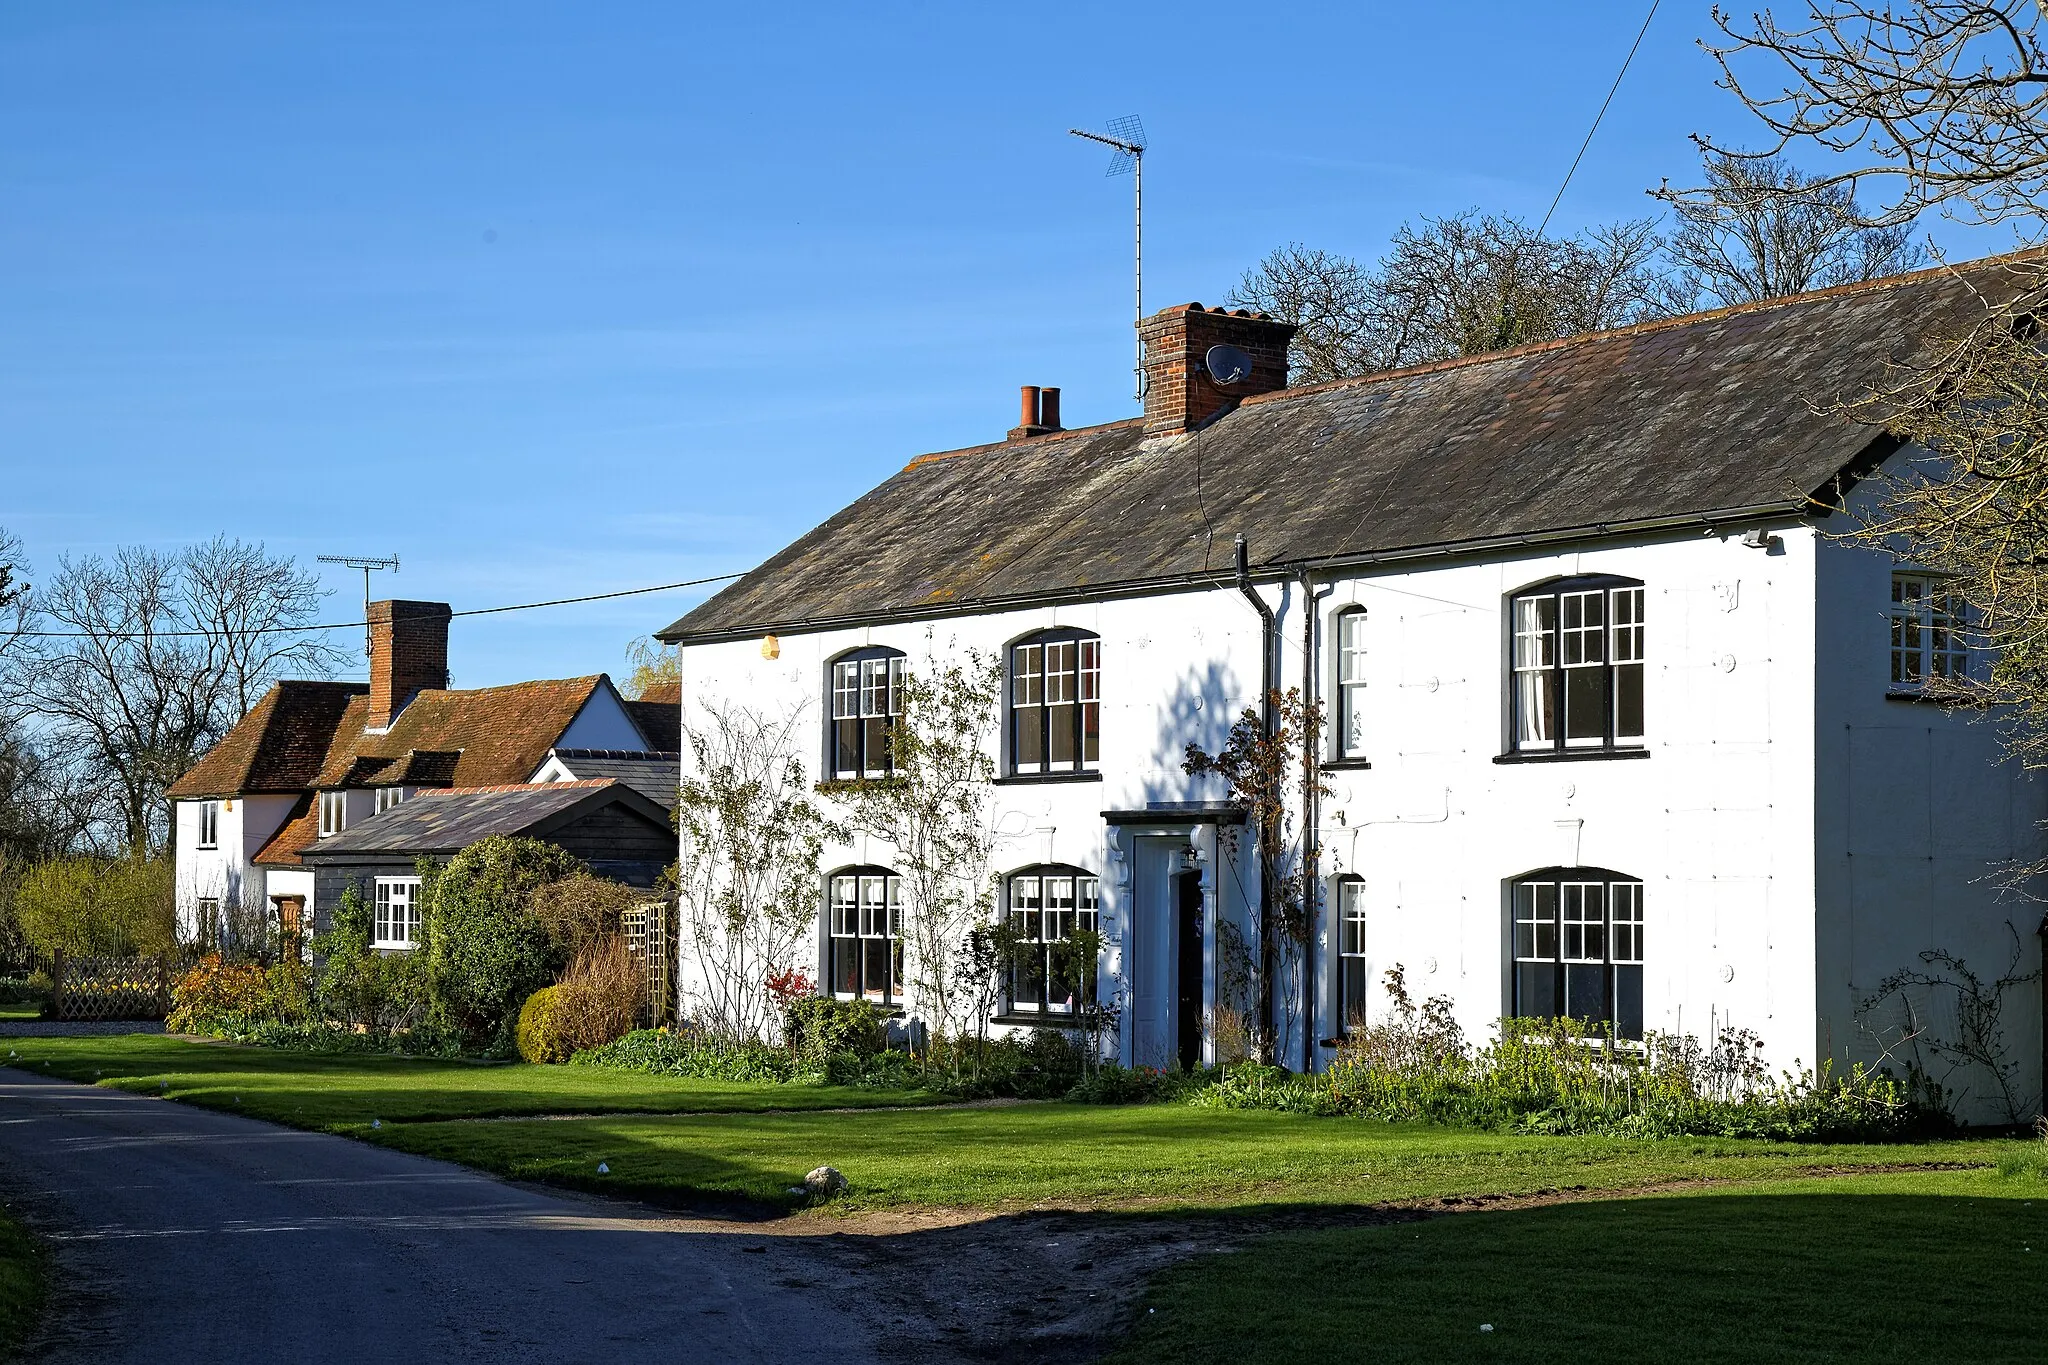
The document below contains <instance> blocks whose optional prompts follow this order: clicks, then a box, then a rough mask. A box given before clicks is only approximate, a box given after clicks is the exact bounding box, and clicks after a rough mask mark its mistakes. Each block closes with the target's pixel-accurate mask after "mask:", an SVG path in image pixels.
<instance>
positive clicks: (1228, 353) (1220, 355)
mask: <svg viewBox="0 0 2048 1365" xmlns="http://www.w3.org/2000/svg"><path fill="white" fill-rule="evenodd" d="M1202 364H1203V366H1204V367H1205V368H1206V369H1207V370H1208V371H1209V377H1210V378H1211V379H1213V380H1215V381H1216V382H1217V383H1218V384H1242V383H1244V381H1245V380H1247V379H1250V378H1251V377H1252V358H1251V357H1250V356H1248V355H1246V354H1245V353H1244V352H1243V351H1240V350H1238V349H1237V347H1235V346H1211V347H1210V348H1209V353H1208V354H1207V355H1205V356H1203V357H1202Z"/></svg>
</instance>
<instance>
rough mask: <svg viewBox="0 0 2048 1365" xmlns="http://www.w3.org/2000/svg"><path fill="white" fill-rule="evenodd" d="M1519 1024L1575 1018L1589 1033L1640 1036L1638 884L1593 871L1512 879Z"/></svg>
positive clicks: (1567, 869)
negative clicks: (1526, 1021) (1532, 1020)
mask: <svg viewBox="0 0 2048 1365" xmlns="http://www.w3.org/2000/svg"><path fill="white" fill-rule="evenodd" d="M1511 900H1512V903H1513V908H1514V950H1515V977H1514V1000H1513V1002H1512V1008H1511V1010H1510V1013H1512V1014H1513V1015H1514V1016H1515V1017H1516V1018H1518V1019H1559V1018H1568V1019H1577V1020H1579V1021H1580V1022H1581V1023H1583V1024H1584V1025H1585V1026H1586V1028H1587V1029H1588V1030H1589V1031H1590V1032H1593V1033H1596V1034H1605V1033H1608V1032H1609V1031H1611V1032H1612V1035H1613V1036H1614V1037H1616V1038H1625V1039H1629V1040H1631V1041H1641V1039H1642V1036H1643V884H1642V883H1641V882H1640V881H1638V880H1636V879H1635V878H1633V877H1628V876H1624V875H1622V874H1621V873H1618V872H1609V871H1607V870H1605V869H1603V868H1597V867H1559V868H1550V869H1548V870H1546V871H1543V872H1535V873H1531V874H1530V875H1528V876H1526V877H1520V878H1517V879H1516V880H1515V882H1514V885H1513V890H1512V896H1511Z"/></svg>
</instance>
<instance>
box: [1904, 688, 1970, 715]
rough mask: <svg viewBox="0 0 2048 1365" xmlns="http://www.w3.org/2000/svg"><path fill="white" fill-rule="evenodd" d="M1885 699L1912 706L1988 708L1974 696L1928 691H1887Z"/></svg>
mask: <svg viewBox="0 0 2048 1365" xmlns="http://www.w3.org/2000/svg"><path fill="white" fill-rule="evenodd" d="M1884 699H1885V700H1886V701H1902V702H1906V703H1907V704H1909V705H1912V706H1942V707H1967V708H1969V709H1970V710H1973V711H1982V710H1986V709H1988V708H1987V707H1986V706H1985V704H1984V703H1983V702H1981V701H1978V700H1976V699H1975V698H1972V697H1944V696H1940V695H1930V694H1928V693H1926V692H1899V691H1893V692H1887V693H1885V694H1884Z"/></svg>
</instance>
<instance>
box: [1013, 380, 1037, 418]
mask: <svg viewBox="0 0 2048 1365" xmlns="http://www.w3.org/2000/svg"><path fill="white" fill-rule="evenodd" d="M1018 393H1019V395H1020V397H1021V398H1022V399H1023V403H1022V407H1023V413H1022V415H1021V416H1019V417H1018V418H1017V425H1018V426H1020V427H1035V426H1037V425H1038V385H1036V384H1026V385H1024V386H1022V388H1020V389H1019V390H1018Z"/></svg>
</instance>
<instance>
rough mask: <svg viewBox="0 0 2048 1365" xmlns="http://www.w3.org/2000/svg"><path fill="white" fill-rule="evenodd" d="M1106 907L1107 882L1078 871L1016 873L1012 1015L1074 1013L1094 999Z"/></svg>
mask: <svg viewBox="0 0 2048 1365" xmlns="http://www.w3.org/2000/svg"><path fill="white" fill-rule="evenodd" d="M1101 903H1102V884H1101V882H1100V881H1098V880H1097V879H1096V876H1095V874H1094V873H1092V872H1084V871H1082V870H1081V869H1080V868H1078V867H1062V866H1054V865H1047V866H1043V867H1027V868H1025V869H1023V870H1022V871H1020V872H1015V873H1012V874H1011V875H1010V879H1009V893H1008V898H1007V904H1006V908H1005V914H1006V915H1007V916H1008V919H1009V926H1010V938H1011V942H1012V944H1013V945H1014V946H1013V950H1012V956H1011V958H1010V970H1009V982H1008V990H1007V992H1006V995H1007V998H1008V1001H1009V1007H1010V1012H1011V1013H1013V1014H1038V1015H1052V1016H1059V1015H1072V1014H1074V1013H1075V1012H1076V1011H1077V1010H1079V1009H1081V1008H1085V1007H1086V1005H1088V1004H1089V1003H1091V1002H1092V1001H1093V999H1094V995H1095V946H1094V944H1095V937H1096V935H1097V933H1098V932H1099V931H1100V929H1101V922H1102V921H1101Z"/></svg>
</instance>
